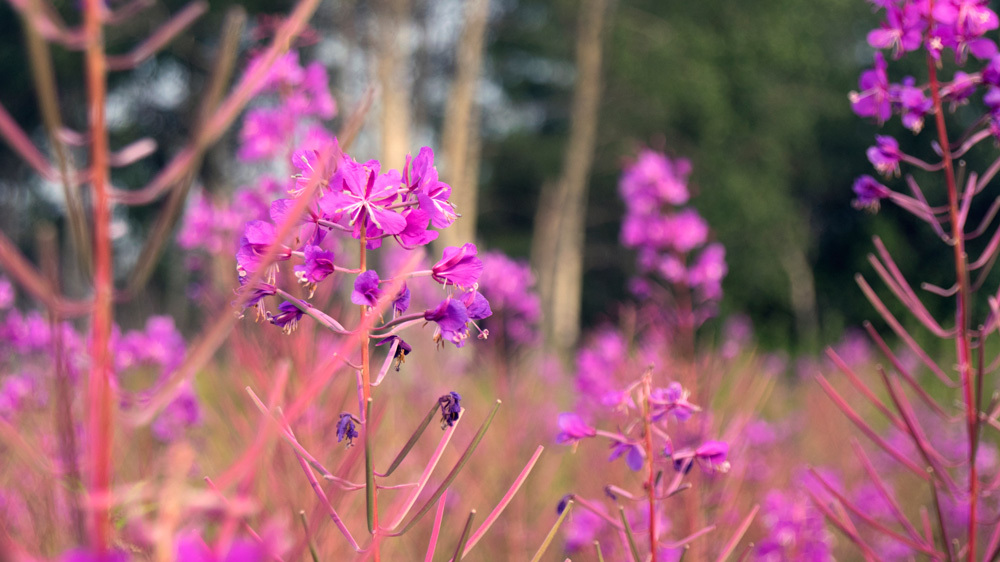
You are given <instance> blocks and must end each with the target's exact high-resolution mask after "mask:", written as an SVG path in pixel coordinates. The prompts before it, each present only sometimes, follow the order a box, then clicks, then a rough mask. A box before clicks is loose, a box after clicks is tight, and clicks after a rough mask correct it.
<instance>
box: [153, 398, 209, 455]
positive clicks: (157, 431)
mask: <svg viewBox="0 0 1000 562" xmlns="http://www.w3.org/2000/svg"><path fill="white" fill-rule="evenodd" d="M199 423H201V407H200V406H199V404H198V397H197V396H195V394H194V391H193V390H191V388H190V387H187V388H185V389H184V390H183V391H182V392H181V393H180V394H179V395H178V396H177V398H175V399H174V400H173V402H171V403H170V405H168V406H167V407H166V409H164V410H163V412H161V413H160V415H158V416H157V417H156V419H155V420H154V421H153V424H152V430H153V436H154V437H156V438H157V439H159V440H160V441H162V442H164V443H169V442H171V441H175V440H177V439H179V438H181V437H183V436H184V432H185V431H187V430H188V429H190V428H191V427H194V426H196V425H198V424H199Z"/></svg>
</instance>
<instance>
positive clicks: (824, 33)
mask: <svg viewBox="0 0 1000 562" xmlns="http://www.w3.org/2000/svg"><path fill="white" fill-rule="evenodd" d="M232 4H233V3H231V2H224V1H213V2H211V8H210V13H209V14H208V15H206V16H204V17H202V18H201V19H200V20H199V21H198V22H197V23H196V25H195V26H194V28H193V29H192V30H191V32H189V33H187V34H185V35H184V36H183V37H182V38H181V39H179V40H177V41H175V42H173V43H172V44H171V46H170V47H169V48H168V49H167V50H166V51H164V52H163V53H161V54H159V55H158V56H157V57H156V59H155V61H153V62H150V63H146V64H144V65H143V66H141V67H140V68H139V69H138V70H137V71H136V72H135V73H124V74H116V75H113V77H112V83H111V92H112V99H114V96H115V92H119V93H120V95H121V96H122V99H123V100H124V101H120V103H126V104H132V105H131V106H129V111H128V112H127V114H128V116H130V117H128V118H123V120H122V121H121V122H120V123H118V126H115V127H113V129H112V146H113V147H115V146H117V147H120V146H123V145H124V144H126V143H127V142H130V141H132V140H135V139H136V138H137V137H138V136H139V135H140V134H142V135H148V136H152V137H153V138H155V139H156V140H157V142H158V144H159V150H158V152H157V153H156V154H155V155H154V156H153V157H151V158H149V159H147V160H144V161H142V162H140V163H138V164H135V165H133V166H130V167H128V168H125V169H122V170H119V171H117V172H116V175H115V176H114V177H115V181H116V182H117V183H118V184H120V185H124V186H139V185H142V184H143V183H144V182H145V181H147V180H148V179H149V177H151V175H152V173H153V172H154V171H155V170H157V169H159V167H161V166H162V165H163V163H164V162H165V161H166V160H167V158H168V156H169V155H170V154H171V153H172V152H174V151H176V150H177V149H178V147H179V145H180V142H181V140H182V139H183V138H185V135H187V134H188V133H189V132H190V125H191V120H192V116H193V114H194V113H195V111H196V110H197V101H198V97H197V94H196V93H197V92H198V91H199V90H200V88H201V86H202V84H203V83H204V81H205V75H206V72H207V70H208V69H209V68H210V66H211V56H210V55H211V52H212V49H213V47H214V46H215V42H216V39H217V35H218V31H219V28H220V25H221V19H222V15H223V14H224V13H225V11H226V9H227V8H228V7H229V6H231V5H232ZM240 4H241V5H243V6H244V7H245V9H246V10H247V12H248V14H249V15H250V17H251V21H252V20H253V19H254V18H257V17H260V16H262V15H267V14H278V13H287V11H288V9H289V7H290V3H287V2H274V1H249V2H241V3H240ZM57 6H58V8H59V9H60V11H61V13H62V15H63V16H64V18H65V19H67V20H68V21H70V22H75V21H76V20H77V17H78V16H77V14H76V13H75V7H74V6H75V4H74V3H73V2H70V1H66V2H61V3H57ZM182 6H183V3H181V2H178V1H175V0H169V1H166V2H160V3H158V5H157V6H156V7H155V8H153V9H152V12H150V14H151V15H150V16H149V17H145V16H144V17H141V18H138V19H137V20H135V21H134V22H133V23H132V25H131V26H126V27H124V28H122V29H119V30H117V31H116V32H115V34H114V35H112V36H110V37H109V38H108V42H109V46H110V48H109V50H110V51H112V52H116V51H117V52H121V51H124V50H125V49H127V48H128V47H127V46H128V45H131V44H132V43H134V41H135V40H136V39H137V38H139V37H142V36H143V34H144V33H148V31H149V30H150V29H152V28H153V26H154V22H156V21H159V20H162V19H163V17H165V16H166V15H167V14H172V13H175V12H177V11H178V10H179V9H180V8H181V7H182ZM462 7H463V3H462V2H460V1H456V0H444V1H441V2H434V1H432V0H413V2H412V5H411V8H412V14H413V20H412V30H411V31H412V33H413V37H414V38H415V41H414V42H413V45H412V52H411V53H410V60H411V61H412V69H411V71H410V72H409V79H410V81H411V82H412V83H411V91H412V92H413V109H412V111H413V120H414V124H415V125H414V129H415V133H414V137H415V142H413V143H411V144H412V146H415V147H418V146H420V145H421V144H430V145H432V146H435V145H436V143H438V142H439V140H440V130H441V121H442V119H443V115H444V112H445V111H446V110H447V107H446V105H447V104H446V96H444V95H443V94H442V92H443V91H446V88H447V84H448V80H449V79H450V76H451V73H452V72H453V68H454V60H453V59H454V56H453V51H449V50H448V47H449V45H451V46H453V45H454V43H455V41H456V37H457V31H456V29H459V28H460V24H461V18H462ZM578 7H579V4H578V2H576V1H573V0H549V1H540V0H493V1H492V2H491V8H490V18H489V23H488V37H487V43H486V49H487V51H486V55H485V60H484V76H483V78H482V79H481V81H480V84H479V86H478V91H479V95H478V98H479V102H480V103H481V104H482V110H481V111H482V131H481V132H482V136H483V141H482V142H483V144H482V151H481V154H482V162H481V167H480V172H479V186H480V203H479V205H480V208H479V217H480V218H479V237H480V239H481V241H483V242H484V243H485V244H486V245H487V246H489V247H493V248H500V249H503V250H505V251H506V252H508V253H509V254H511V255H513V256H515V257H527V254H528V252H529V248H530V246H531V236H532V228H533V219H534V209H535V205H536V202H537V201H538V197H539V192H540V190H541V187H542V185H543V184H545V182H546V181H551V180H553V179H554V178H555V177H556V176H557V175H558V173H559V169H560V165H561V162H562V158H563V151H564V147H565V143H566V136H567V134H568V130H569V107H570V99H571V96H572V90H573V79H574V68H573V61H574V50H573V49H574V38H575V33H576V29H577V27H576V20H577V15H578V14H577V11H578ZM372 9H373V8H372V7H371V6H370V5H369V4H368V3H365V2H351V1H342V2H335V1H332V0H328V1H327V2H325V3H324V4H323V6H322V7H321V9H320V11H319V12H318V14H317V16H316V18H314V20H313V25H314V28H315V31H316V34H315V37H316V41H315V42H313V44H312V45H311V46H307V47H305V48H304V58H306V59H312V58H316V59H318V60H321V61H322V62H324V64H327V65H328V66H330V68H331V78H332V80H333V88H334V92H335V95H336V96H337V98H338V99H337V101H338V103H339V105H340V108H341V114H342V115H343V114H345V113H347V112H348V111H349V109H350V107H352V105H353V104H354V103H355V102H356V100H357V99H358V98H359V97H360V92H362V91H363V89H364V87H365V86H366V85H367V84H368V83H371V82H373V81H374V73H375V70H374V65H372V64H370V60H369V57H370V46H371V38H370V35H371V34H372V32H371V30H370V27H371V26H370V25H369V24H370V16H371V11H372ZM607 25H608V26H609V27H608V33H607V35H606V44H605V57H606V58H605V64H604V70H603V74H604V89H603V99H602V102H601V110H600V123H599V127H598V131H599V133H598V143H597V148H596V155H595V160H594V169H593V173H592V177H591V185H590V198H589V206H588V215H587V221H586V225H587V226H586V255H585V271H584V289H583V290H584V307H583V319H584V322H585V324H587V325H594V324H596V323H599V322H600V321H602V320H604V319H613V318H614V316H615V314H616V310H615V308H614V307H615V306H616V305H615V303H616V302H620V301H621V300H622V299H623V298H626V296H627V295H626V289H625V287H626V282H627V279H628V277H629V275H630V273H631V272H632V271H633V269H634V256H633V255H631V254H630V253H629V252H623V251H622V248H621V246H620V245H619V244H618V229H619V224H620V218H621V215H622V211H623V207H622V204H621V202H620V201H619V200H618V196H617V192H616V189H617V178H618V174H619V172H620V170H621V167H622V165H623V163H624V162H626V161H627V159H628V158H629V157H630V156H631V155H634V154H635V153H636V152H637V149H638V148H639V147H641V146H643V145H650V146H653V147H654V148H658V149H662V150H665V151H666V152H667V153H668V154H670V155H673V156H684V157H687V158H690V159H691V161H692V163H693V167H694V172H693V175H692V187H693V189H694V193H695V196H694V198H693V204H694V206H695V207H697V208H698V210H699V211H700V212H701V213H702V214H703V215H704V216H705V217H706V218H707V220H708V221H709V223H710V224H711V225H712V227H713V229H714V236H715V237H716V238H717V239H718V240H720V241H721V242H722V243H723V244H724V245H725V246H726V249H727V260H728V263H729V275H728V277H727V278H726V281H725V284H724V287H725V291H726V295H725V298H724V300H723V305H722V307H723V308H722V317H725V316H727V315H729V314H732V313H745V314H748V315H749V316H750V317H751V319H752V320H753V322H754V325H755V327H756V329H757V334H758V337H759V340H760V342H761V344H762V345H763V346H764V347H766V348H780V349H786V350H790V351H793V352H812V351H815V350H817V349H818V348H819V347H820V346H822V345H823V344H825V343H830V342H832V341H835V340H836V339H838V338H839V336H840V334H842V333H843V330H844V328H845V327H847V326H852V325H857V324H859V323H860V322H861V321H862V320H863V319H866V318H872V317H873V316H874V315H873V314H872V309H871V308H870V305H869V304H868V303H867V302H865V300H864V297H863V296H862V294H861V292H860V290H858V288H857V286H856V284H855V283H854V280H853V276H854V274H855V272H858V271H861V272H865V273H866V274H867V273H870V271H871V268H870V267H869V266H868V265H867V263H866V261H865V255H866V254H867V253H868V252H869V251H870V248H871V244H870V239H871V236H872V235H874V234H878V235H879V236H882V237H883V239H885V240H886V243H887V245H888V246H889V247H890V248H892V249H894V250H896V253H895V256H896V259H897V260H899V262H900V266H901V267H902V269H903V271H905V272H914V271H915V270H917V269H920V270H922V271H921V273H923V270H931V269H932V267H933V266H934V264H933V262H930V261H928V260H926V259H922V261H920V262H919V263H918V262H917V261H916V259H917V258H916V257H917V256H918V255H925V252H923V251H922V248H923V247H924V245H925V244H930V243H933V241H932V240H929V239H928V237H927V235H926V234H924V233H923V232H924V231H925V230H927V229H924V228H920V227H919V225H917V224H915V223H914V222H913V220H912V219H909V218H906V217H902V216H901V215H900V214H898V213H895V212H892V211H891V210H890V212H886V213H882V214H880V215H879V216H877V217H874V216H872V215H870V214H868V213H864V212H859V211H857V210H855V209H853V208H852V207H851V204H850V201H851V198H852V194H851V190H850V186H851V182H852V181H853V179H854V178H855V177H856V176H857V175H859V174H862V173H870V166H869V165H868V163H867V161H866V160H865V157H864V151H865V148H866V147H868V146H870V145H871V144H873V142H874V134H875V133H877V132H879V130H878V128H877V127H876V126H874V125H873V124H870V123H866V122H864V121H862V120H860V119H858V118H856V117H855V116H854V115H853V114H852V113H851V111H850V107H849V104H848V101H847V92H848V91H850V90H851V89H855V88H857V77H858V74H859V73H860V72H861V71H862V70H863V69H864V68H866V67H868V66H870V64H871V52H872V51H871V49H870V48H869V47H868V46H867V44H866V43H865V41H864V37H865V34H866V32H867V31H868V30H869V29H870V28H871V27H872V26H873V25H875V18H874V17H873V16H872V14H871V5H870V4H868V3H866V2H863V1H861V0H816V1H814V2H797V1H794V0H757V1H754V2H738V3H734V2H728V1H724V0H703V1H701V2H683V1H679V0H668V1H664V0H619V1H618V2H616V3H614V5H613V8H612V10H611V14H610V15H609V19H608V22H607ZM246 43H247V44H246V47H248V48H249V47H250V46H251V41H250V39H249V38H248V39H247V42H246ZM24 52H25V49H24V42H23V37H22V31H21V24H20V21H19V19H18V18H17V17H16V16H15V13H14V12H13V10H11V8H10V7H9V6H8V5H7V4H6V3H0V76H4V77H5V79H4V80H2V81H0V102H2V103H3V104H4V106H5V107H6V108H7V109H8V110H9V111H10V113H11V114H12V115H14V116H15V118H16V119H17V121H18V122H19V123H20V124H21V125H22V127H24V128H25V129H26V130H27V131H29V132H30V133H32V134H33V135H34V138H35V139H36V140H37V141H38V142H39V144H44V143H43V138H44V135H43V133H42V131H41V125H40V123H39V114H38V110H37V105H36V102H35V99H34V93H33V89H32V86H31V79H30V73H29V71H28V66H27V65H28V63H27V61H26V60H25V55H24ZM54 52H55V54H56V62H57V69H56V71H57V75H58V76H59V80H60V82H59V86H60V93H61V97H62V101H63V102H64V105H63V107H64V109H65V110H66V111H67V113H65V118H66V120H67V125H68V126H70V127H72V128H81V127H80V126H81V125H82V124H83V121H84V119H85V115H84V113H83V105H82V103H81V100H82V99H83V94H82V82H81V57H80V55H79V54H78V53H68V52H66V51H65V50H63V49H60V48H56V49H55V50H54ZM449 53H450V55H449ZM191 94H194V95H191ZM110 115H111V116H112V117H113V116H114V115H115V113H114V111H113V110H112V111H110ZM334 128H335V127H334ZM369 128H373V129H374V128H375V127H369ZM887 129H888V130H889V131H890V132H891V133H894V134H895V133H901V128H899V127H898V126H894V125H889V126H887ZM907 135H908V133H907ZM907 135H904V134H899V135H897V136H898V137H899V138H901V141H902V144H903V146H904V149H906V148H907V139H905V138H904V137H905V136H907ZM418 143H419V144H418ZM357 146H358V151H359V152H362V153H361V154H359V155H358V156H359V159H360V158H362V157H369V156H374V154H364V153H363V152H364V151H366V150H367V151H371V150H372V148H371V147H372V146H373V143H370V142H369V143H366V142H365V140H364V139H363V138H362V139H359V141H358V144H357ZM234 147H235V142H234V135H233V133H232V132H231V133H230V134H229V136H228V137H227V138H226V139H224V140H223V142H222V143H220V145H218V146H217V147H216V148H215V149H214V150H213V153H212V155H211V156H210V157H209V158H208V160H207V161H206V164H205V166H204V169H203V172H202V178H201V182H202V183H203V184H204V185H205V186H206V188H207V189H210V190H211V189H230V190H231V189H233V188H235V187H236V186H237V185H238V184H239V181H241V177H240V176H239V175H238V173H237V172H238V170H236V168H237V165H236V163H235V162H234V160H233V154H234V152H235V148H234ZM924 150H926V148H924ZM444 179H445V180H447V178H444ZM32 182H38V180H37V179H34V178H33V174H32V173H31V172H30V170H27V169H25V168H24V166H23V165H22V164H21V163H20V161H19V160H18V159H17V158H16V157H15V155H14V154H13V153H12V152H10V151H9V149H8V148H7V147H6V146H0V185H2V191H0V193H2V195H0V221H2V223H3V228H4V231H5V232H6V233H7V234H8V235H9V236H12V237H14V238H15V239H16V240H17V241H18V242H19V243H21V244H22V245H23V247H24V248H25V249H26V251H27V252H28V253H29V255H31V246H32V236H33V235H32V228H33V225H34V224H35V223H36V222H37V221H39V220H47V221H54V222H56V223H57V224H61V221H62V215H61V210H60V203H59V201H58V197H54V196H47V195H46V193H54V190H51V189H50V190H45V189H44V186H41V187H43V189H42V190H41V193H42V195H37V194H34V195H33V194H32V193H33V191H32V190H33V189H36V188H38V187H39V186H38V185H37V183H35V184H33V183H32ZM925 187H926V188H927V189H928V191H930V192H932V193H933V191H934V188H933V186H925ZM35 193H37V192H35ZM155 211H156V206H153V207H152V208H149V209H140V210H137V211H129V213H130V214H129V215H128V216H127V217H120V216H118V215H116V218H119V219H121V220H124V221H125V224H127V226H128V229H129V232H131V233H133V234H135V235H137V236H139V237H141V233H142V231H143V228H145V227H148V222H149V220H150V219H151V217H153V216H155ZM117 246H118V251H119V252H120V253H121V254H122V255H121V256H120V258H121V259H120V260H119V263H120V264H123V265H122V267H127V266H128V261H129V260H128V257H127V254H128V251H129V250H128V248H129V247H130V246H129V244H128V237H125V238H124V239H123V240H119V241H118V242H117ZM132 246H135V247H138V246H137V245H136V244H132ZM910 248H912V250H911V249H910ZM181 259H183V256H182V255H181V253H180V252H178V251H176V250H175V251H173V252H172V253H169V254H168V255H167V257H166V258H165V259H164V260H163V262H162V263H161V266H160V268H159V270H158V272H157V274H156V277H155V278H154V280H153V282H152V284H151V289H150V295H153V296H151V297H150V298H151V299H155V298H157V297H156V295H164V296H163V297H161V298H166V296H165V295H169V294H171V292H173V293H176V294H178V295H183V284H184V279H183V278H182V277H178V276H182V275H183V272H182V269H183V268H180V267H173V266H172V265H171V264H176V263H178V261H177V260H181ZM941 259H942V260H943V261H946V260H947V259H948V256H941ZM944 271H947V268H945V269H944ZM930 277H931V278H933V277H934V275H933V274H931V275H930ZM939 281H940V282H942V283H947V281H946V279H940V280H939ZM935 300H940V299H936V298H934V299H932V298H928V299H927V302H928V304H929V306H930V307H931V309H932V310H936V311H939V312H940V311H941V310H943V309H940V308H935V307H936V304H935V302H934V301H935ZM147 302H149V301H148V300H147ZM184 303H185V301H184V298H183V296H180V297H175V300H174V301H172V302H170V303H167V304H166V305H164V304H159V305H149V306H150V307H151V308H153V309H156V310H162V309H163V308H167V309H169V311H170V313H172V314H174V315H175V316H178V317H180V318H181V319H183V316H184V315H185V312H184V311H183V310H182V309H183V307H184ZM942 304H943V303H942ZM149 313H150V310H148V309H147V310H144V311H143V314H142V315H139V316H138V317H139V318H143V317H145V315H148V314H149Z"/></svg>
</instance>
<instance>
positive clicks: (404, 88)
mask: <svg viewBox="0 0 1000 562" xmlns="http://www.w3.org/2000/svg"><path fill="white" fill-rule="evenodd" d="M376 6H377V7H376V9H377V13H376V20H377V23H376V30H377V31H376V34H377V37H376V40H375V50H376V67H377V73H378V83H379V90H380V96H379V99H380V101H381V102H382V104H381V105H382V107H381V109H382V112H381V122H380V133H381V138H382V146H381V150H382V154H381V156H382V158H381V160H382V163H383V165H384V166H385V168H386V169H388V168H394V169H397V170H401V169H402V167H403V164H404V162H405V161H406V153H407V152H408V151H409V150H410V111H409V103H410V81H409V78H408V76H407V64H408V61H409V47H408V45H407V42H408V41H407V40H408V33H407V28H406V25H407V23H408V22H409V19H410V0H380V1H379V2H378V3H377V4H376Z"/></svg>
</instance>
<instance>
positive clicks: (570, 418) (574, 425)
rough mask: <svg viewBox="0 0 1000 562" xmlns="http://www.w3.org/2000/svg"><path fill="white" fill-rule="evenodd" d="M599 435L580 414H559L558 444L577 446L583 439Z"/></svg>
mask: <svg viewBox="0 0 1000 562" xmlns="http://www.w3.org/2000/svg"><path fill="white" fill-rule="evenodd" d="M595 435H597V430H596V429H594V428H593V427H590V426H589V425H587V423H586V422H584V421H583V418H581V417H580V416H579V415H578V414H575V413H573V412H563V413H562V414H559V434H558V435H556V443H559V444H576V443H578V442H579V441H580V440H581V439H586V438H587V437H593V436H595Z"/></svg>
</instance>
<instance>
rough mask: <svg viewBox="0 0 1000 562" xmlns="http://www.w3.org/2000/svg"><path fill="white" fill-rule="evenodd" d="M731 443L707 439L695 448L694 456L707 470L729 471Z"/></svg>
mask: <svg viewBox="0 0 1000 562" xmlns="http://www.w3.org/2000/svg"><path fill="white" fill-rule="evenodd" d="M728 454H729V444H728V443H726V442H725V441H706V442H705V443H703V444H702V445H701V446H700V447H698V448H697V449H695V451H694V456H695V458H696V459H697V460H698V461H699V464H700V465H701V467H702V470H704V471H705V472H728V471H729V462H728V461H727V460H726V456H727V455H728Z"/></svg>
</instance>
